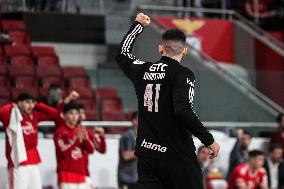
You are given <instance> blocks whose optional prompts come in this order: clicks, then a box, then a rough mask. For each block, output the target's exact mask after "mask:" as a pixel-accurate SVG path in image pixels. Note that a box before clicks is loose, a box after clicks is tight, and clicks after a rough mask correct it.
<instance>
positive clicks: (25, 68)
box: [9, 65, 35, 78]
mask: <svg viewBox="0 0 284 189" xmlns="http://www.w3.org/2000/svg"><path fill="white" fill-rule="evenodd" d="M9 74H10V76H11V77H14V78H16V77H18V76H35V70H34V67H33V66H30V65H21V66H19V65H16V66H14V65H11V66H9Z"/></svg>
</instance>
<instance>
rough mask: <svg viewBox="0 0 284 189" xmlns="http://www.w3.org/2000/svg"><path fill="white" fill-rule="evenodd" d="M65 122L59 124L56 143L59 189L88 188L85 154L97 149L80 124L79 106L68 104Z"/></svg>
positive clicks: (55, 138) (55, 137) (64, 112)
mask: <svg viewBox="0 0 284 189" xmlns="http://www.w3.org/2000/svg"><path fill="white" fill-rule="evenodd" d="M63 117H64V120H65V122H59V123H57V124H62V125H57V128H58V129H57V130H56V131H55V134H54V143H55V148H56V159H57V177H58V185H59V188H62V189H71V188H87V183H86V166H85V163H86V161H85V158H84V157H85V154H86V153H88V154H91V153H93V152H94V150H95V147H94V145H93V143H92V141H91V139H90V136H89V135H88V132H87V129H86V128H85V127H82V126H81V125H80V123H79V121H80V114H79V106H78V105H77V104H76V103H73V102H71V103H69V104H66V105H65V106H64V108H63Z"/></svg>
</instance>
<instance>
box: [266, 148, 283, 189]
mask: <svg viewBox="0 0 284 189" xmlns="http://www.w3.org/2000/svg"><path fill="white" fill-rule="evenodd" d="M282 154H283V150H282V147H281V146H280V145H271V146H270V147H269V156H268V158H267V160H266V161H265V163H264V168H265V170H266V172H267V175H268V185H269V188H270V189H284V163H283V162H282V157H283V156H282Z"/></svg>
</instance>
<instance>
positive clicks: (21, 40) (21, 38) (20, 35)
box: [8, 31, 31, 46]
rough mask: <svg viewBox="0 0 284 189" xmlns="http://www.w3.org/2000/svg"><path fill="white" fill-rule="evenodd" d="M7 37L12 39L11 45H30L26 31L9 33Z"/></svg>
mask: <svg viewBox="0 0 284 189" xmlns="http://www.w3.org/2000/svg"><path fill="white" fill-rule="evenodd" d="M8 35H9V36H10V37H11V39H12V45H13V46H18V45H30V43H31V42H30V38H29V35H28V33H27V32H26V31H10V32H8Z"/></svg>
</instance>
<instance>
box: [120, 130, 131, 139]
mask: <svg viewBox="0 0 284 189" xmlns="http://www.w3.org/2000/svg"><path fill="white" fill-rule="evenodd" d="M131 132H132V131H131V129H128V130H127V131H125V132H124V133H122V135H121V137H120V138H121V139H126V138H130V137H131V135H132V133H131Z"/></svg>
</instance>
